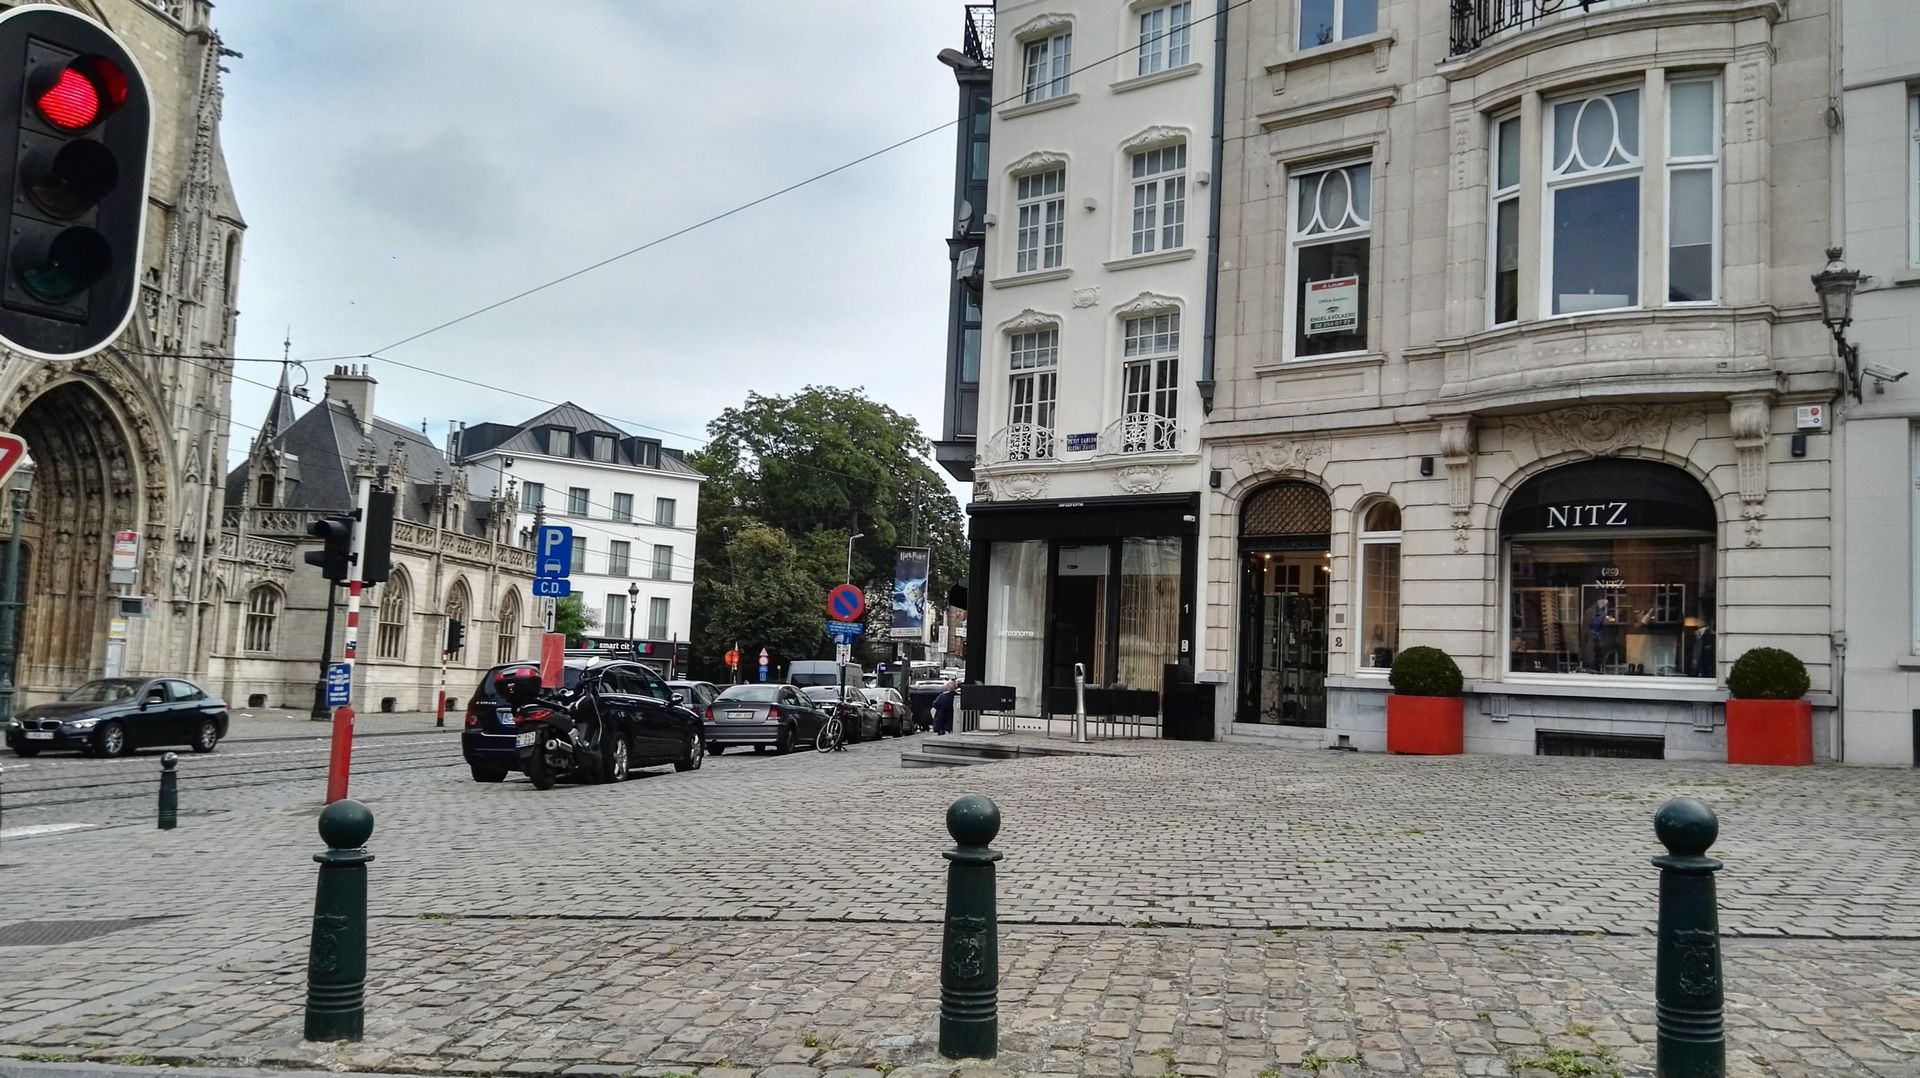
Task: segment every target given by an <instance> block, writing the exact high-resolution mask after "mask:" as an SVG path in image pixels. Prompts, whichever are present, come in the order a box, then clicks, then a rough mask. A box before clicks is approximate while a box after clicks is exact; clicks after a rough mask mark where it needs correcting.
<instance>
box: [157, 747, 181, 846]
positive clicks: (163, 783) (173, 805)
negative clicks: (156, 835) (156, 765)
mask: <svg viewBox="0 0 1920 1078" xmlns="http://www.w3.org/2000/svg"><path fill="white" fill-rule="evenodd" d="M179 766H180V757H179V756H178V755H176V754H174V753H171V752H170V753H167V754H166V755H165V756H162V757H160V830H162V831H171V830H173V829H174V828H175V827H177V826H179V824H180V776H179V775H176V774H174V771H173V769H174V768H176V767H179Z"/></svg>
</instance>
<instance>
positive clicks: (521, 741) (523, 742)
mask: <svg viewBox="0 0 1920 1078" xmlns="http://www.w3.org/2000/svg"><path fill="white" fill-rule="evenodd" d="M539 736H540V735H539V734H537V733H535V732H533V731H532V730H528V731H527V732H526V733H524V734H519V735H516V736H515V737H514V739H513V743H514V746H515V747H517V748H522V749H524V748H527V747H528V746H530V745H532V744H533V743H534V741H535V740H536V739H537V738H539Z"/></svg>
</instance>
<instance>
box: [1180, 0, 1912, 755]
mask: <svg viewBox="0 0 1920 1078" xmlns="http://www.w3.org/2000/svg"><path fill="white" fill-rule="evenodd" d="M1336 7H1337V8H1338V10H1337V11H1336V10H1335V9H1336ZM1229 18H1230V20H1231V22H1230V28H1229V30H1228V39H1229V69H1228V83H1229V92H1228V95H1227V100H1228V104H1227V115H1226V118H1225V123H1226V147H1227V151H1226V153H1227V161H1226V164H1225V166H1224V167H1223V169H1222V171H1221V177H1220V181H1221V182H1222V183H1223V184H1224V185H1225V187H1224V189H1223V191H1222V198H1223V203H1224V205H1223V210H1222V222H1221V236H1222V238H1221V249H1220V273H1219V280H1218V287H1219V290H1220V312H1219V319H1218V322H1217V323H1216V326H1215V329H1216V331H1217V333H1218V335H1219V345H1218V353H1217V367H1216V378H1217V380H1218V388H1217V389H1216V391H1215V406H1214V409H1213V412H1212V414H1211V416H1210V417H1209V421H1208V423H1207V424H1206V426H1205V428H1204V429H1203V431H1202V434H1203V440H1204V445H1203V453H1204V456H1205V467H1206V468H1207V470H1208V482H1207V485H1206V490H1205V492H1204V493H1203V495H1202V496H1203V498H1204V500H1205V514H1206V517H1207V529H1206V530H1207V533H1208V539H1207V543H1208V550H1207V556H1208V559H1209V564H1210V568H1209V569H1208V571H1207V573H1206V578H1207V585H1206V592H1205V596H1204V605H1205V609H1204V614H1203V621H1204V625H1205V630H1204V644H1205V646H1204V652H1203V655H1202V658H1201V674H1200V676H1201V678H1202V680H1208V681H1211V682H1213V683H1215V684H1216V685H1217V687H1218V688H1217V697H1216V710H1217V714H1218V723H1217V727H1218V729H1219V731H1220V732H1221V733H1222V734H1223V735H1225V736H1228V737H1241V738H1248V737H1264V738H1282V739H1292V740H1298V741H1303V742H1307V743H1312V744H1328V745H1347V746H1351V747H1356V748H1360V749H1368V750H1378V749H1380V748H1382V747H1383V746H1384V729H1385V711H1384V706H1385V697H1386V695H1387V690H1388V685H1387V680H1386V675H1387V670H1388V667H1389V666H1390V665H1391V663H1392V660H1393V658H1394V657H1395V656H1396V655H1397V654H1398V653H1399V652H1400V651H1401V650H1402V649H1404V648H1407V647H1410V646H1413V645H1432V646H1436V647H1440V648H1442V649H1444V650H1445V651H1446V652H1448V653H1449V654H1450V655H1452V656H1453V657H1454V658H1455V659H1456V660H1457V661H1458V663H1459V665H1460V666H1461V668H1462V670H1463V672H1464V674H1465V677H1466V680H1467V687H1468V692H1469V700H1468V704H1467V727H1466V738H1467V748H1468V750H1469V751H1498V752H1524V753H1532V752H1536V751H1538V752H1598V753H1608V754H1614V753H1621V754H1635V753H1642V752H1644V753H1648V754H1655V753H1658V754H1663V755H1665V756H1667V757H1669V758H1683V757H1699V758H1714V757H1719V756H1721V754H1722V753H1723V752H1724V728H1723V723H1724V718H1723V707H1722V701H1723V700H1724V698H1725V689H1724V685H1725V674H1726V671H1727V668H1728V666H1729V664H1730V663H1731V661H1732V660H1733V659H1734V658H1735V657H1737V656H1739V655H1740V654H1741V653H1743V652H1745V651H1746V650H1747V649H1749V648H1751V647H1754V646H1758V645H1772V646H1777V647H1783V648H1786V649H1787V650H1790V651H1792V652H1793V653H1795V654H1796V655H1798V656H1799V657H1800V658H1801V659H1803V660H1804V661H1805V662H1806V664H1807V666H1808V668H1809V670H1810V672H1811V675H1812V678H1813V684H1814V690H1815V694H1814V700H1815V704H1816V740H1817V745H1818V748H1819V751H1820V753H1821V755H1825V756H1830V755H1832V754H1833V748H1834V744H1835V743H1834V740H1833V736H1832V735H1833V728H1832V725H1833V724H1832V723H1831V715H1832V705H1833V703H1834V697H1833V695H1832V690H1833V688H1834V684H1835V682H1834V661H1835V656H1834V649H1833V646H1832V644H1833V632H1834V629H1835V628H1836V620H1835V619H1836V611H1835V608H1834V603H1833V599H1832V592H1831V584H1830V577H1829V569H1830V566H1831V565H1832V563H1833V558H1834V553H1833V550H1834V547H1833V544H1834V539H1833V529H1832V522H1831V519H1830V516H1831V514H1830V488H1831V479H1832V465H1831V462H1832V459H1833V455H1834V452H1833V449H1832V438H1831V436H1830V435H1829V434H1827V433H1825V432H1823V431H1813V432H1810V433H1809V436H1808V437H1806V438H1804V439H1796V438H1794V437H1793V435H1794V433H1795V427H1796V422H1797V417H1798V414H1799V409H1800V408H1801V407H1802V406H1813V405H1818V406H1821V407H1826V406H1829V405H1831V404H1832V402H1833V401H1834V399H1835V394H1836V390H1837V386H1838V379H1837V377H1836V373H1835V362H1834V359H1833V356H1832V353H1831V346H1830V342H1829V341H1828V339H1827V334H1826V331H1825V330H1824V328H1823V327H1822V326H1821V324H1820V322H1819V316H1818V308H1817V304H1816V301H1815V296H1814V293H1813V291H1812V289H1811V287H1810V285H1809V282H1808V276H1809V274H1811V273H1813V272H1814V271H1816V270H1818V269H1819V268H1820V267H1821V265H1822V264H1823V263H1824V261H1825V259H1824V255H1823V253H1822V249H1823V248H1824V247H1825V246H1826V245H1827V243H1828V242H1829V232H1830V228H1831V226H1832V223H1833V220H1832V213H1831V205H1832V196H1833V191H1832V190H1831V188H1830V182H1829V160H1830V158H1829V145H1828V131H1827V128H1826V125H1825V124H1824V122H1823V117H1824V115H1825V113H1826V105H1827V95H1828V88H1829V77H1830V73H1831V70H1832V67H1831V63H1830V59H1829V47H1830V40H1829V35H1830V33H1831V32H1832V30H1831V27H1830V25H1829V19H1828V17H1827V7H1826V5H1824V4H1798V3H1782V2H1780V0H1600V2H1597V3H1594V4H1592V5H1576V4H1555V3H1548V2H1543V0H1525V2H1522V3H1519V4H1508V3H1500V4H1494V3H1484V2H1478V0H1469V2H1464V3H1454V4H1444V3H1432V2H1429V0H1377V3H1375V2H1373V0H1342V2H1341V3H1339V4H1337V5H1336V4H1333V3H1329V2H1327V0H1256V2H1255V3H1253V4H1250V5H1247V6H1246V7H1244V8H1239V9H1236V10H1235V11H1233V12H1232V13H1231V14H1230V16H1229ZM1903 459H1904V458H1903Z"/></svg>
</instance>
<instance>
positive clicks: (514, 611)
mask: <svg viewBox="0 0 1920 1078" xmlns="http://www.w3.org/2000/svg"><path fill="white" fill-rule="evenodd" d="M499 609H500V620H499V623H498V624H497V625H496V626H495V629H494V642H493V661H494V662H496V663H510V662H513V661H514V660H515V659H518V658H519V657H520V593H519V592H518V591H516V590H515V589H513V588H508V589H507V591H506V594H504V595H502V596H500V607H499Z"/></svg>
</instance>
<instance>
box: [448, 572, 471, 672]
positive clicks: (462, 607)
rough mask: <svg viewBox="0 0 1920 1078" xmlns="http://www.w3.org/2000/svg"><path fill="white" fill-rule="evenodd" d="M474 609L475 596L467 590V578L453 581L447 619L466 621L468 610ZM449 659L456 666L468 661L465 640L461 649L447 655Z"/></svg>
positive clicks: (449, 593)
mask: <svg viewBox="0 0 1920 1078" xmlns="http://www.w3.org/2000/svg"><path fill="white" fill-rule="evenodd" d="M472 609H473V597H472V595H471V594H469V593H468V591H467V582H466V581H465V580H456V581H454V582H453V590H451V591H449V592H447V620H449V621H458V622H465V621H466V620H467V611H469V610H472ZM447 661H448V662H450V663H452V664H453V665H455V666H463V665H465V664H466V661H467V648H466V644H465V643H464V642H463V643H462V644H461V646H460V650H459V651H456V652H453V653H452V654H450V655H448V656H447Z"/></svg>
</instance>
